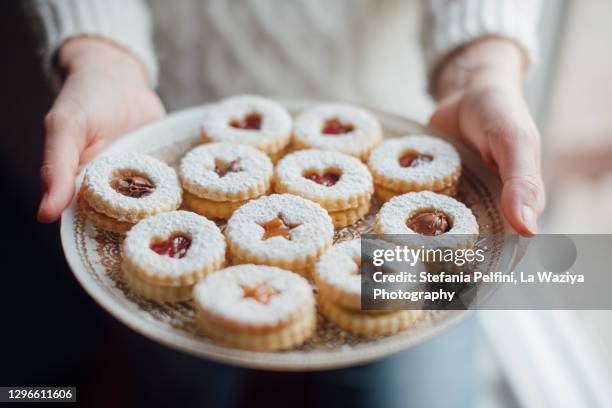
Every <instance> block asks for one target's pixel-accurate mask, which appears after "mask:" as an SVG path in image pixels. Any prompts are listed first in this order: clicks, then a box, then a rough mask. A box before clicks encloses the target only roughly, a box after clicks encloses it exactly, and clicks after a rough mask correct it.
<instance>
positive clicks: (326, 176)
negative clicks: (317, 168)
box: [304, 171, 340, 187]
mask: <svg viewBox="0 0 612 408" xmlns="http://www.w3.org/2000/svg"><path fill="white" fill-rule="evenodd" d="M304 177H305V178H307V179H308V180H312V181H314V182H315V183H317V184H321V185H323V186H326V187H331V186H333V185H335V184H336V183H337V182H338V180H340V174H338V173H337V172H333V171H326V172H325V173H323V174H321V173H317V172H310V173H307V174H305V175H304Z"/></svg>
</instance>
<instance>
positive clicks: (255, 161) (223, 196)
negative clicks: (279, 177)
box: [179, 143, 273, 219]
mask: <svg viewBox="0 0 612 408" xmlns="http://www.w3.org/2000/svg"><path fill="white" fill-rule="evenodd" d="M272 174H273V166H272V162H271V161H270V159H269V158H268V156H266V155H265V154H264V153H262V152H260V151H259V150H257V149H255V148H254V147H251V146H247V145H237V144H231V143H209V144H205V145H202V146H198V147H196V148H195V149H193V150H191V151H190V152H189V153H187V155H186V156H185V157H184V158H183V160H182V161H181V166H180V170H179V175H180V179H181V183H182V184H183V188H184V192H183V201H184V203H185V206H186V207H187V208H189V209H190V210H192V211H195V212H197V213H198V214H201V215H205V216H207V217H211V218H223V219H227V218H229V217H230V216H231V215H232V213H233V212H234V211H235V210H237V209H238V208H240V206H242V205H243V204H245V203H246V202H247V201H248V200H250V199H253V198H256V197H259V196H261V195H263V194H265V193H266V192H267V191H268V190H269V189H270V182H271V179H272Z"/></svg>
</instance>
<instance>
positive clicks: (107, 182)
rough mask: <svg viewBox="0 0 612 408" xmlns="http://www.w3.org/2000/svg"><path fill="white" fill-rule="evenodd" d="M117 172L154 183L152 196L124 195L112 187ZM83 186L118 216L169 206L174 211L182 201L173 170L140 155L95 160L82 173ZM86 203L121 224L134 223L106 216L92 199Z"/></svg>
mask: <svg viewBox="0 0 612 408" xmlns="http://www.w3.org/2000/svg"><path fill="white" fill-rule="evenodd" d="M119 171H128V172H129V171H134V172H137V173H140V174H143V175H145V176H146V177H147V178H148V179H149V180H151V181H152V182H153V184H154V185H155V189H154V190H153V192H152V193H151V194H149V195H147V196H144V197H140V198H136V197H129V196H126V195H123V194H121V193H119V192H118V191H116V190H115V189H114V188H113V187H112V186H111V179H112V177H113V176H115V175H116V174H117V172H119ZM83 185H84V186H85V188H87V190H88V192H89V194H91V195H92V196H93V197H95V198H96V199H97V200H100V201H102V202H104V203H106V204H108V206H110V207H113V208H114V209H116V210H117V212H121V213H138V212H143V211H146V212H148V213H155V212H159V211H163V210H165V209H167V208H169V207H174V208H177V207H178V206H179V205H180V203H181V199H182V189H181V185H180V183H179V180H178V177H177V175H176V173H175V172H174V170H173V169H172V168H171V167H170V166H168V165H167V164H166V163H164V162H162V161H160V160H157V159H155V158H153V157H151V156H149V155H146V154H140V153H121V154H116V155H113V156H103V157H100V158H98V159H96V160H94V161H93V162H92V163H90V164H89V166H88V167H87V169H86V170H85V176H84V178H83ZM88 204H89V205H90V206H91V207H93V208H94V209H95V210H96V211H98V212H102V213H105V214H107V215H109V216H111V217H115V218H117V219H119V220H121V221H134V220H131V219H129V217H125V218H124V217H118V216H116V214H108V210H107V209H106V208H105V207H102V206H101V205H99V204H98V203H97V202H96V201H95V200H91V201H89V200H88Z"/></svg>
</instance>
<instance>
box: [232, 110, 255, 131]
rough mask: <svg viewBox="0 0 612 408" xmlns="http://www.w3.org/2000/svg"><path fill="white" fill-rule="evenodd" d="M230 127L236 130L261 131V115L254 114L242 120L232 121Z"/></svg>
mask: <svg viewBox="0 0 612 408" xmlns="http://www.w3.org/2000/svg"><path fill="white" fill-rule="evenodd" d="M229 125H230V126H231V127H233V128H236V129H245V130H259V129H261V115H260V114H259V113H257V112H252V113H249V114H248V115H245V116H244V117H243V118H241V119H232V120H231V121H230V123H229Z"/></svg>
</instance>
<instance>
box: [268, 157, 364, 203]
mask: <svg viewBox="0 0 612 408" xmlns="http://www.w3.org/2000/svg"><path fill="white" fill-rule="evenodd" d="M330 169H332V170H333V169H335V170H339V173H340V174H341V175H340V179H339V180H338V182H337V183H336V184H334V185H333V186H325V185H322V184H319V183H316V182H315V181H312V180H309V179H307V178H305V177H304V173H305V172H306V171H310V170H315V171H316V172H318V173H320V174H323V173H324V172H325V171H326V170H330ZM276 177H277V179H278V180H279V181H280V182H281V183H282V184H284V185H285V186H286V187H287V188H288V189H289V191H290V192H292V193H294V194H298V195H300V196H303V197H306V198H308V199H311V200H315V201H324V200H330V199H332V200H342V199H347V198H349V197H351V196H355V195H362V194H371V193H372V191H373V189H374V185H373V181H372V175H371V174H370V172H369V171H368V168H367V167H366V166H365V165H364V164H363V163H362V162H361V161H360V160H358V159H356V158H354V157H352V156H348V155H345V154H342V153H337V152H333V151H323V150H300V151H298V152H295V153H292V154H290V155H287V156H285V157H284V158H283V159H282V160H281V161H280V162H279V163H278V165H277V166H276Z"/></svg>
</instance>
